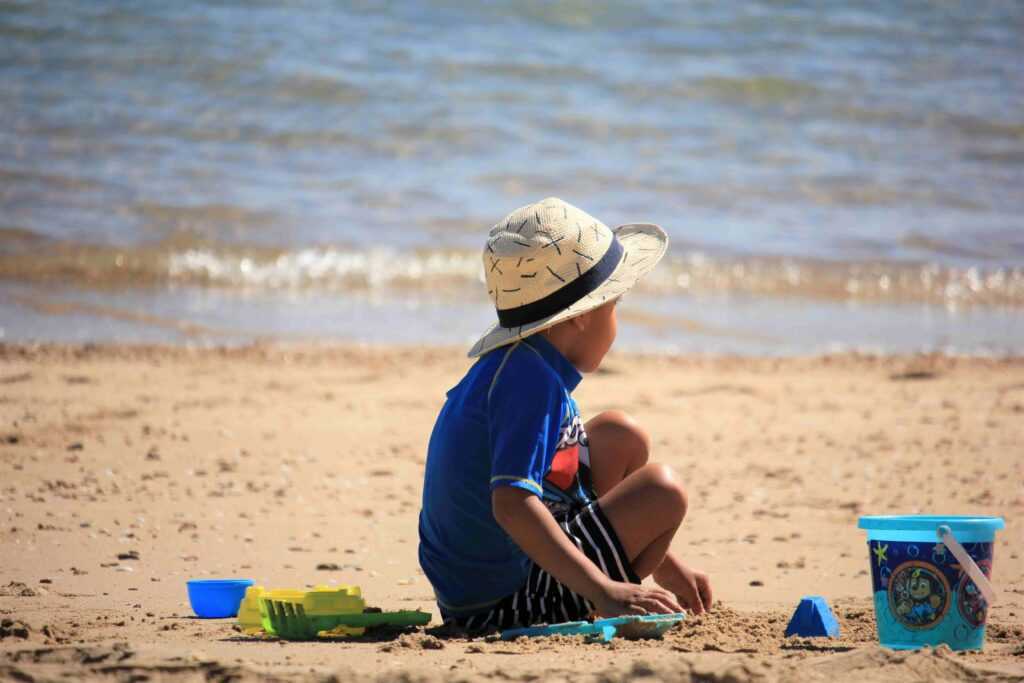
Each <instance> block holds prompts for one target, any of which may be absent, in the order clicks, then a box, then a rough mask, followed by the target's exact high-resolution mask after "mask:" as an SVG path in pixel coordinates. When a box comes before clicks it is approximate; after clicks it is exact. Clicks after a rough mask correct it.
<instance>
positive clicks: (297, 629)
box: [238, 586, 430, 640]
mask: <svg viewBox="0 0 1024 683" xmlns="http://www.w3.org/2000/svg"><path fill="white" fill-rule="evenodd" d="M428 623H430V614H429V613H427V612H421V611H419V610H402V611H397V612H381V611H378V610H373V609H369V610H368V609H367V608H366V602H365V601H364V600H363V597H362V592H361V591H360V590H359V587H358V586H338V587H336V588H332V587H329V586H316V587H315V588H313V590H310V591H302V590H291V589H274V590H267V589H265V588H263V586H250V587H249V588H248V589H247V590H246V592H245V598H244V599H243V600H242V604H241V606H240V607H239V610H238V625H239V626H240V627H241V629H242V631H243V632H245V633H248V634H257V633H260V632H263V631H265V632H266V633H268V634H270V635H275V636H278V637H279V638H284V639H286V640H312V639H314V638H317V637H331V638H338V637H350V636H361V635H363V634H364V633H365V632H366V629H367V628H372V627H374V626H423V625H426V624H428Z"/></svg>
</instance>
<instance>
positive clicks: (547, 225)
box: [469, 197, 668, 358]
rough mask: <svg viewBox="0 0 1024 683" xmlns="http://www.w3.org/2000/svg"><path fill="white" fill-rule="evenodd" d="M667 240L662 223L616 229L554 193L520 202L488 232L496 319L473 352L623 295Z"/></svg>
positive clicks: (486, 253)
mask: <svg viewBox="0 0 1024 683" xmlns="http://www.w3.org/2000/svg"><path fill="white" fill-rule="evenodd" d="M667 247H668V235H666V234H665V231H664V230H662V229H661V228H660V227H658V226H657V225H653V224H651V223H628V224H626V225H621V226H619V227H617V228H615V230H611V229H609V228H608V226H606V225H605V224H604V223H602V222H601V221H599V220H597V219H596V218H594V217H593V216H591V215H590V214H588V213H586V212H585V211H582V210H580V209H578V208H576V207H575V206H573V205H572V204H569V203H568V202H564V201H562V200H561V199H557V198H555V197H549V198H547V199H545V200H543V201H540V202H538V203H536V204H529V205H527V206H524V207H521V208H519V209H516V210H515V211H513V212H512V213H510V214H509V215H508V216H506V217H505V218H504V219H502V220H501V222H499V223H498V224H497V225H495V226H494V227H493V228H491V232H490V234H489V235H488V237H487V246H486V247H484V253H483V260H484V275H485V278H486V281H487V293H488V294H489V295H490V297H491V301H493V302H494V307H495V309H497V312H498V323H497V324H495V325H494V326H492V327H491V328H490V329H489V330H487V332H486V333H485V334H484V335H483V336H482V337H481V338H480V339H478V340H477V342H476V344H474V345H473V348H471V349H470V350H469V357H470V358H473V357H476V356H479V355H482V354H484V353H487V352H488V351H490V350H491V349H495V348H497V347H499V346H502V345H504V344H508V343H509V342H513V341H515V340H517V339H522V338H523V337H526V336H529V335H531V334H533V333H535V332H540V331H541V330H544V329H547V328H549V327H551V326H552V325H556V324H558V323H560V322H562V321H564V320H568V319H569V318H573V317H575V316H577V315H580V314H582V313H586V312H587V311H589V310H592V309H594V308H597V307H598V306H600V305H602V304H603V303H604V302H606V301H610V300H611V299H614V298H615V297H617V296H620V295H621V294H623V293H625V292H626V291H627V290H628V289H629V288H630V287H632V286H633V285H634V284H636V282H637V280H639V279H640V278H641V277H643V276H644V275H645V274H647V272H649V271H650V270H651V269H652V268H654V266H655V265H656V264H657V263H658V261H659V260H660V259H661V257H662V256H664V255H665V249H666V248H667Z"/></svg>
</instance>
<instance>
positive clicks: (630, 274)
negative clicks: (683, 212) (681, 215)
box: [468, 223, 668, 358]
mask: <svg viewBox="0 0 1024 683" xmlns="http://www.w3.org/2000/svg"><path fill="white" fill-rule="evenodd" d="M613 232H614V233H615V236H616V238H617V239H618V240H619V242H620V243H621V244H622V248H623V250H624V252H625V253H624V254H623V257H622V261H620V262H619V265H618V267H617V268H616V269H615V270H614V271H612V274H611V275H609V276H608V279H607V280H605V281H604V282H603V283H601V284H600V285H598V287H597V289H595V290H594V291H592V292H591V293H590V294H587V295H586V296H584V297H583V298H582V299H580V300H579V301H577V302H576V303H574V304H572V305H571V306H569V307H568V308H566V309H564V310H562V311H559V312H558V313H555V314H554V315H550V316H548V317H547V318H542V319H541V320H538V321H536V322H533V323H530V324H529V325H523V326H522V327H502V326H501V325H500V324H497V323H496V324H494V325H492V326H491V328H490V329H488V330H487V332H485V333H484V335H483V336H482V337H480V338H479V339H478V340H477V341H476V343H475V344H473V346H472V348H470V350H469V354H468V355H469V357H470V358H476V357H477V356H482V355H483V354H485V353H487V352H488V351H491V350H493V349H496V348H498V347H500V346H504V345H506V344H510V343H512V342H514V341H516V340H517V339H523V338H524V337H528V336H530V335H531V334H535V333H537V332H540V331H541V330H546V329H547V328H549V327H551V326H553V325H557V324H558V323H560V322H563V321H565V320H568V319H570V318H574V317H576V316H577V315H581V314H583V313H586V312H587V311H590V310H593V309H595V308H597V307H598V306H601V305H603V304H604V303H605V302H607V301H610V300H612V299H614V298H615V297H617V296H622V295H623V294H625V293H626V292H627V291H629V290H630V289H631V288H632V287H633V285H635V284H636V283H637V281H639V280H640V278H642V277H643V276H644V275H646V274H647V273H649V272H651V270H652V269H653V268H654V266H656V265H658V261H660V260H661V257H662V256H664V255H665V251H666V250H667V249H668V235H667V234H666V233H665V231H664V230H662V229H661V228H660V227H659V226H657V225H654V224H653V223H627V224H625V225H620V226H619V227H617V228H615V230H614V231H613Z"/></svg>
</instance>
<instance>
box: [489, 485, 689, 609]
mask: <svg viewBox="0 0 1024 683" xmlns="http://www.w3.org/2000/svg"><path fill="white" fill-rule="evenodd" d="M491 507H492V509H493V512H494V518H495V519H496V520H497V522H498V524H500V525H501V527H502V528H503V529H504V530H505V531H506V532H507V533H508V535H509V536H511V537H512V540H513V541H515V542H516V544H517V545H518V546H519V547H520V548H522V549H523V552H525V553H526V554H527V555H528V556H529V557H530V559H532V560H533V561H534V562H536V563H537V564H539V565H540V566H541V567H542V568H543V569H544V570H545V571H547V572H548V573H549V574H551V576H553V577H555V579H556V580H557V581H558V582H559V583H561V584H563V585H565V586H566V587H568V588H569V590H571V591H573V592H574V593H577V594H579V595H582V596H583V597H585V598H587V599H588V600H590V601H591V602H592V603H594V607H595V608H596V609H597V612H598V614H600V615H601V616H606V617H615V616H619V615H620V614H647V613H652V614H666V613H670V612H681V611H682V608H681V607H680V606H679V603H678V602H677V601H676V599H675V596H673V595H672V594H671V593H669V592H668V591H666V590H663V589H661V588H644V587H643V586H638V585H636V584H632V583H622V582H618V581H612V580H611V579H610V578H608V577H607V576H605V574H604V573H603V572H602V571H601V570H600V569H599V568H598V567H597V566H596V565H595V564H594V563H593V562H591V561H590V560H589V559H588V558H587V556H586V555H584V554H583V552H582V551H580V549H579V548H577V547H576V545H575V544H573V543H572V541H570V540H569V538H568V537H567V536H566V535H565V533H564V532H563V531H562V529H561V528H560V527H559V526H558V523H557V522H556V521H555V518H554V517H552V516H551V513H550V512H549V511H548V509H547V508H546V507H545V506H544V503H543V501H541V499H540V498H538V497H537V496H536V495H534V494H532V493H530V492H529V491H526V490H524V489H521V488H518V487H513V486H499V487H498V488H496V489H494V491H493V492H492V494H491Z"/></svg>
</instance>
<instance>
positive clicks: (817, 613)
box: [786, 595, 839, 638]
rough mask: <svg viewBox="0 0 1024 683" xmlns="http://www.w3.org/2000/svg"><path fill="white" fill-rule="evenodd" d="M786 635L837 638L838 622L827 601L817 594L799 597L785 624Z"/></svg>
mask: <svg viewBox="0 0 1024 683" xmlns="http://www.w3.org/2000/svg"><path fill="white" fill-rule="evenodd" d="M786 636H787V637H788V636H803V637H805V638H838V637H839V622H838V621H836V617H835V615H834V614H832V610H831V609H829V606H828V602H826V601H825V598H823V597H821V596H819V595H807V596H804V597H803V598H801V599H800V604H799V605H797V607H796V611H795V612H793V617H792V618H791V619H790V620H789V625H788V626H786Z"/></svg>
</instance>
